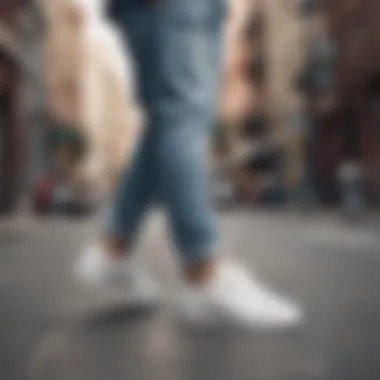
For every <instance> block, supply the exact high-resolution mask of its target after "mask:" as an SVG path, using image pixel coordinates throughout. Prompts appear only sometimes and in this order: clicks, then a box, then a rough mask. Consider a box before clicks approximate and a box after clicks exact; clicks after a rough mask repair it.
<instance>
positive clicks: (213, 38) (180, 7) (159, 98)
mask: <svg viewBox="0 0 380 380" xmlns="http://www.w3.org/2000/svg"><path fill="white" fill-rule="evenodd" d="M157 3H160V4H158V5H154V6H153V5H152V6H144V7H143V6H139V5H138V4H137V1H136V0H125V6H124V7H123V9H122V11H121V10H120V8H119V12H120V13H119V14H118V15H117V22H118V24H119V26H120V28H121V31H122V34H123V35H124V37H125V38H126V39H128V40H129V43H130V44H131V46H132V52H133V53H134V58H135V63H136V67H137V71H138V85H139V90H140V97H141V101H142V102H143V104H144V106H145V107H146V111H147V118H148V124H147V128H146V130H145V133H144V135H143V136H142V139H141V141H140V143H139V145H138V147H137V149H136V152H135V155H134V158H133V161H132V165H131V167H129V168H128V169H127V170H126V171H125V173H124V175H123V177H122V178H121V181H120V184H119V187H118V190H117V194H116V198H115V203H114V206H113V210H112V213H111V220H110V222H111V223H110V225H109V231H108V232H109V233H110V234H112V235H114V236H118V237H126V238H128V239H130V240H135V239H136V237H137V234H138V231H139V227H140V226H141V224H142V219H143V217H144V215H145V214H146V211H148V210H149V209H150V207H151V206H152V204H153V203H154V202H155V201H156V200H157V201H158V202H159V203H160V205H161V206H162V208H163V210H164V211H165V213H166V214H167V216H168V219H169V223H170V229H171V234H172V238H173V241H174V243H175V245H176V248H177V250H178V252H179V253H180V255H181V258H182V259H183V260H184V261H186V262H187V261H193V260H197V259H202V258H207V257H209V256H210V255H212V254H213V253H214V250H215V243H216V238H217V236H216V235H217V234H216V224H215V217H214V211H213V207H212V204H211V202H210V197H209V191H208V190H209V189H208V182H209V181H208V177H209V175H208V170H207V164H206V161H207V146H208V144H207V139H208V136H209V131H210V127H211V124H212V121H213V119H214V116H215V111H216V104H217V98H218V92H219V83H220V76H221V75H220V74H221V63H222V49H221V47H222V40H223V25H224V19H225V12H226V0H161V1H157Z"/></svg>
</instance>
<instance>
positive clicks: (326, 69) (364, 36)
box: [299, 0, 380, 201]
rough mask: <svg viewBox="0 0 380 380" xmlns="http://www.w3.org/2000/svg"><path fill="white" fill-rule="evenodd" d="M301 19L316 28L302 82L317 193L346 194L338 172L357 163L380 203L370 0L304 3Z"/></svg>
mask: <svg viewBox="0 0 380 380" xmlns="http://www.w3.org/2000/svg"><path fill="white" fill-rule="evenodd" d="M299 4H301V5H302V7H300V10H301V12H300V16H301V17H303V18H304V20H305V21H306V22H307V23H309V24H310V25H313V30H312V31H313V33H312V35H311V39H310V42H309V45H310V47H309V49H308V58H307V62H306V64H305V66H304V68H303V75H301V77H302V80H301V81H300V84H301V86H300V89H301V90H302V91H301V92H302V93H303V95H304V96H305V97H306V99H307V104H308V112H309V117H310V118H311V121H312V128H313V131H314V132H313V141H314V147H315V148H314V152H313V153H314V160H313V166H314V171H315V176H316V183H317V187H318V192H319V193H320V195H321V197H322V199H323V200H326V201H336V200H338V199H339V198H340V197H341V196H342V194H341V191H340V190H341V189H340V188H339V181H338V178H337V177H338V176H337V172H338V170H339V167H340V166H341V165H342V164H345V163H350V164H351V165H352V164H354V165H355V166H356V167H357V168H360V171H361V172H362V176H363V184H364V193H365V196H366V197H367V198H368V199H369V200H376V199H377V200H378V199H379V195H380V191H379V190H380V187H379V172H380V167H379V151H380V150H379V142H380V140H379V125H380V124H379V112H378V109H379V105H378V104H379V74H380V59H379V54H378V51H379V46H380V38H379V27H378V25H379V20H380V8H379V6H380V4H379V2H377V1H371V0H360V1H359V0H357V1H356V0H352V1H344V0H339V1H334V2H329V1H322V0H319V1H317V0H303V1H301V2H300V3H299Z"/></svg>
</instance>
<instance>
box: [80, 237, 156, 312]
mask: <svg viewBox="0 0 380 380" xmlns="http://www.w3.org/2000/svg"><path fill="white" fill-rule="evenodd" d="M74 275H75V277H76V278H77V279H78V280H79V281H80V282H81V283H82V284H84V285H86V286H89V287H93V288H97V287H99V288H101V289H102V290H103V291H105V292H106V293H107V294H108V295H109V296H112V297H116V298H118V297H119V296H122V297H123V298H125V300H126V301H127V302H128V305H131V306H154V305H155V304H157V302H158V301H159V290H158V286H157V284H156V283H155V281H153V279H152V278H151V277H150V276H149V275H148V274H147V273H145V272H144V271H143V270H142V268H141V266H140V265H139V263H137V261H136V260H135V258H134V257H122V258H112V257H110V256H109V255H107V252H106V251H105V249H104V248H102V247H101V245H100V244H94V245H91V246H89V247H87V248H86V249H85V250H84V251H83V252H82V254H81V256H80V257H79V259H78V260H77V261H76V263H75V266H74Z"/></svg>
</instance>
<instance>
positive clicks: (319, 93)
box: [0, 0, 380, 217]
mask: <svg viewBox="0 0 380 380" xmlns="http://www.w3.org/2000/svg"><path fill="white" fill-rule="evenodd" d="M231 3H232V4H231V9H230V14H229V18H228V27H227V31H228V32H227V49H226V65H225V67H226V69H225V75H224V83H223V87H222V89H221V106H220V112H219V118H218V119H217V120H215V126H214V128H213V134H212V142H213V144H212V154H213V158H214V163H216V165H215V167H216V170H215V172H216V173H215V177H216V179H215V183H216V185H215V187H214V189H215V195H216V198H217V199H219V198H220V199H219V200H220V201H222V203H225V202H226V201H227V202H231V201H232V203H249V204H256V205H257V204H258V205H262V204H266V205H271V206H273V205H276V206H279V205H285V204H291V205H295V204H296V205H299V206H306V207H308V208H313V207H319V208H321V207H327V206H330V207H331V206H339V207H342V209H344V210H345V211H347V212H350V214H352V215H355V216H356V217H357V216H358V215H359V214H362V213H363V211H364V209H365V208H368V207H369V206H370V207H371V209H372V208H373V207H375V206H376V205H377V204H378V202H379V197H380V177H379V173H380V170H379V165H380V157H379V155H380V150H379V144H380V132H379V131H380V130H379V128H380V126H379V124H380V115H379V91H380V90H379V88H378V87H379V72H380V71H379V70H380V56H379V58H377V56H376V55H377V53H376V52H377V50H378V49H377V46H378V43H379V41H378V39H379V37H378V31H377V27H376V25H377V21H378V20H377V17H379V16H380V10H379V9H377V7H378V4H377V2H376V1H370V0H367V1H354V0H350V1H349V0H341V1H322V0H320V1H317V0H287V1H277V0H273V1H270V2H268V1H262V0H234V1H232V2H231ZM54 4H55V5H53V4H52V3H49V2H46V1H45V2H44V1H42V0H41V1H40V2H25V1H24V2H23V1H21V0H20V1H19V0H18V1H12V2H7V1H5V0H4V1H3V2H2V5H1V39H0V41H1V57H0V58H1V62H2V63H1V68H2V69H1V70H2V81H1V86H2V89H3V90H2V102H1V104H2V128H1V157H2V159H1V165H0V166H1V171H0V178H1V193H0V210H1V212H2V213H12V212H14V211H15V210H16V208H17V205H18V204H19V201H20V199H22V198H25V196H26V197H27V198H28V197H29V198H30V195H31V194H33V192H35V188H34V186H35V185H36V183H38V181H39V180H40V179H41V175H44V173H46V172H47V171H49V170H51V166H52V165H53V166H54V164H53V161H60V160H61V161H65V159H64V158H62V156H64V151H65V149H66V153H68V151H70V152H71V153H73V152H74V151H75V152H76V153H75V159H74V158H73V157H71V158H73V160H72V161H73V162H71V163H69V162H66V165H67V166H68V167H67V168H66V169H65V170H66V171H70V170H74V169H73V168H71V169H69V167H70V166H72V167H77V166H78V165H81V162H86V164H85V165H82V166H84V167H85V169H86V170H87V173H88V172H90V171H92V172H93V173H96V174H94V175H93V177H95V179H94V178H92V179H89V178H88V180H89V181H90V182H91V180H92V182H99V177H103V178H104V181H103V182H107V183H110V182H112V181H113V179H114V178H115V176H117V172H118V170H119V169H120V167H121V166H122V163H123V162H125V154H123V153H120V152H124V151H126V150H127V148H126V146H125V144H124V145H123V146H121V145H120V141H122V140H128V141H133V140H134V139H135V133H134V134H133V135H132V134H131V133H130V130H131V129H133V127H136V125H138V123H136V121H131V120H130V118H129V119H128V115H125V114H126V113H127V114H128V113H129V114H130V113H131V112H126V111H125V109H127V108H128V107H129V109H131V106H130V104H128V99H127V97H128V95H125V94H122V92H123V89H122V87H123V86H122V84H121V83H122V80H121V78H123V77H122V75H123V73H121V74H120V75H121V76H119V77H117V78H106V74H107V70H108V71H110V70H109V68H110V67H112V65H113V66H115V65H114V64H113V63H112V62H100V61H101V58H99V51H102V46H104V45H105V46H108V45H109V44H106V43H105V41H106V40H107V38H108V40H110V39H112V36H111V35H112V31H110V30H108V29H110V25H102V26H101V27H100V29H102V28H103V30H102V32H99V33H98V35H97V36H96V38H94V42H92V44H93V45H94V47H93V50H94V51H95V54H92V52H91V51H86V50H85V49H83V46H82V45H80V42H81V39H80V38H76V39H75V40H76V43H75V44H74V43H73V39H72V36H73V34H72V33H76V36H81V35H84V34H86V28H89V27H88V26H86V24H89V22H88V19H89V18H91V17H92V16H91V15H90V13H91V12H89V11H88V5H85V4H86V2H83V1H82V2H81V1H76V2H73V3H72V4H71V3H70V2H68V1H66V4H65V1H64V0H59V1H58V0H57V2H56V3H54ZM70 4H71V5H70ZM73 4H74V5H73ZM65 7H66V8H65ZM86 7H87V8H86ZM70 12H71V13H70ZM106 23H107V21H104V24H106ZM90 24H91V22H90ZM107 28H108V29H107ZM106 29H107V30H106ZM70 33H71V37H68V36H70ZM81 33H82V34H81ZM107 33H108V34H107ZM65 34H66V35H67V36H66V37H65ZM110 36H111V37H110ZM65 38H66V39H65ZM83 38H84V39H85V37H83ZM83 38H82V39H83ZM67 41H71V44H70V45H68V43H67ZM82 44H83V41H82ZM102 44H103V45H102ZM114 45H115V46H112V47H111V48H108V50H112V49H113V50H114V51H112V52H111V53H112V54H111V56H113V57H115V58H114V61H117V59H119V60H120V56H121V57H122V55H123V50H122V47H121V48H120V47H118V46H117V44H114ZM119 45H120V42H119ZM118 48H119V50H118ZM89 50H91V49H89ZM81 55H82V56H83V55H85V58H83V57H81ZM97 61H99V62H100V63H99V62H97ZM109 61H111V59H110V60H109ZM96 64H98V66H99V65H103V66H105V68H103V71H105V72H106V74H104V73H103V74H99V75H98V76H99V77H100V76H103V77H104V80H103V82H102V81H101V80H98V82H100V83H97V84H96V85H94V84H93V83H92V82H91V81H88V82H87V87H88V89H83V88H82V87H83V85H82V84H79V82H80V79H78V78H80V77H81V75H82V76H83V75H84V74H83V70H89V67H92V66H94V65H96ZM64 66H65V67H64ZM119 66H120V65H119ZM84 67H85V69H84ZM98 70H100V71H101V70H102V69H99V68H98ZM123 70H124V69H123V68H122V67H121V68H120V69H119V71H120V72H122V71H123ZM100 71H99V73H100ZM124 71H125V70H124ZM124 75H125V74H124ZM129 75H132V74H129ZM109 76H110V75H109ZM114 76H115V75H114ZM81 86H82V87H81ZM96 86H97V87H96ZM112 86H113V87H115V89H112ZM124 86H127V85H124ZM117 87H119V88H117ZM110 88H111V89H110ZM106 91H108V95H107V98H111V99H112V100H113V102H114V103H117V104H116V105H115V104H111V105H108V108H107V105H106V106H105V107H103V110H100V109H99V107H97V106H96V104H101V103H99V99H93V98H95V97H96V96H94V95H92V94H97V93H100V92H106ZM112 91H113V92H112ZM124 92H125V91H124ZM89 94H90V95H89ZM90 98H91V99H90ZM105 98H106V96H105ZM96 101H98V103H96ZM103 103H104V102H103ZM86 107H87V108H86ZM112 107H113V108H112ZM110 114H120V115H121V114H123V116H119V117H118V120H110V119H111V118H110V116H109V115H110ZM113 119H115V117H113ZM105 124H106V125H107V126H108V129H109V130H112V131H113V132H112V133H110V134H111V135H113V136H115V135H117V136H121V134H123V135H124V136H125V138H124V139H121V138H116V139H115V138H113V139H112V138H111V137H109V136H106V135H105V134H104V132H102V128H101V127H100V126H98V125H105ZM126 125H127V128H126V127H125V126H126ZM115 128H118V129H115ZM127 129H128V131H129V132H126V130H127ZM74 131H75V133H74ZM89 131H95V133H92V132H91V133H90V132H89ZM128 133H129V134H128ZM70 134H71V135H70ZM93 134H94V135H95V136H93ZM69 135H70V136H69ZM118 144H119V146H118ZM85 147H87V148H89V149H86V148H85ZM88 151H90V153H89V152H88ZM91 152H92V153H91ZM71 153H70V154H71ZM70 154H68V156H70ZM58 156H59V157H61V158H60V159H59V158H58ZM86 156H90V158H86ZM52 157H53V159H52ZM94 157H95V158H94ZM66 158H67V159H68V161H70V159H69V158H68V157H66ZM89 161H90V162H89ZM95 161H96V162H95ZM59 165H61V166H62V165H63V166H65V164H63V163H61V164H59ZM59 165H58V166H59ZM75 170H76V171H78V170H77V168H76V169H75ZM86 170H84V173H85V174H84V176H85V175H86ZM61 171H64V170H63V169H62V168H61ZM99 173H101V174H102V175H100V174H99ZM82 174H83V173H82ZM78 176H79V177H80V175H78ZM96 178H98V179H96ZM111 178H112V179H111ZM45 182H46V181H45ZM90 182H89V183H90ZM40 185H41V184H40ZM41 186H42V188H45V187H44V186H46V183H44V186H43V185H41ZM97 186H98V187H102V186H103V190H104V188H105V187H107V185H106V184H104V183H103V184H99V183H97ZM108 190H109V189H108ZM37 192H38V191H37Z"/></svg>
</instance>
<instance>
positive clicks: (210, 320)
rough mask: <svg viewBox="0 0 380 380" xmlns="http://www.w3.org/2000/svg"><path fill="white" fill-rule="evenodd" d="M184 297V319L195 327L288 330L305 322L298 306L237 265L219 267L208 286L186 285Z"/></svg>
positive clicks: (182, 315) (182, 299)
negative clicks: (214, 326)
mask: <svg viewBox="0 0 380 380" xmlns="http://www.w3.org/2000/svg"><path fill="white" fill-rule="evenodd" d="M180 296H181V297H180V302H179V313H180V318H181V319H182V320H183V321H184V322H188V323H191V324H194V325H200V326H209V325H214V324H222V325H225V324H227V325H232V326H235V327H243V328H252V329H259V330H260V329H263V330H266V329H286V328H292V327H296V326H298V325H299V324H300V323H301V322H302V319H303V315H302V311H301V310H300V308H299V307H298V306H297V305H296V304H295V303H293V302H291V301H289V300H287V299H286V298H284V297H281V296H279V295H277V294H276V293H274V292H273V291H271V290H269V289H268V288H266V287H265V286H264V285H262V284H261V283H260V282H259V281H258V280H257V279H255V278H254V277H253V276H252V275H250V273H248V272H247V271H246V270H244V268H242V267H239V266H237V265H234V264H228V263H221V264H219V265H218V268H217V269H216V273H215V275H214V278H213V279H212V280H211V282H210V283H209V284H207V286H205V287H202V286H199V287H197V286H192V285H188V284H187V285H184V288H183V290H182V293H181V295H180Z"/></svg>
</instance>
